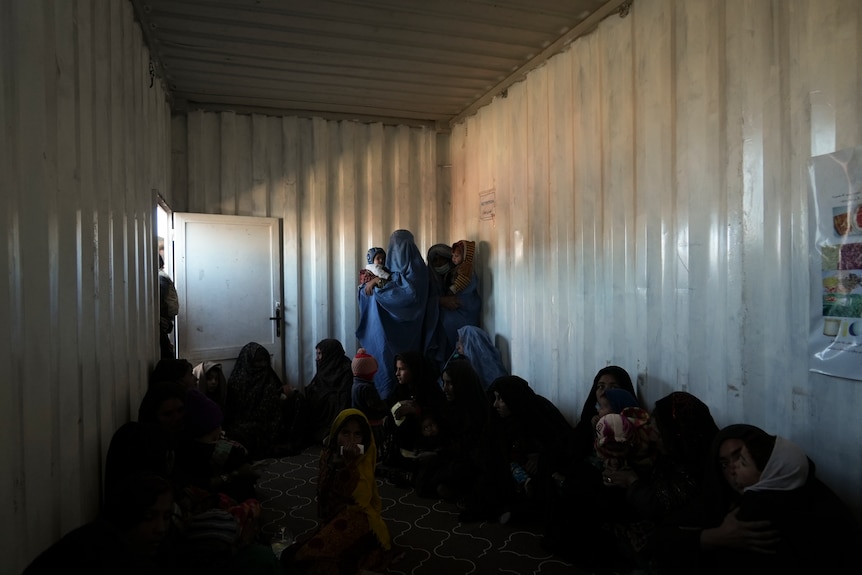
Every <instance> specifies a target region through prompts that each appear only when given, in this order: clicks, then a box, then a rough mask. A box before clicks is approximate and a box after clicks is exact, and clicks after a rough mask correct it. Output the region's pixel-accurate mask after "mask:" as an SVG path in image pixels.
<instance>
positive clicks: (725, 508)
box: [659, 424, 859, 575]
mask: <svg viewBox="0 0 862 575" xmlns="http://www.w3.org/2000/svg"><path fill="white" fill-rule="evenodd" d="M702 509H703V513H702V514H701V515H700V516H699V517H698V516H695V517H692V518H691V521H690V522H688V523H686V522H684V521H679V522H677V523H676V525H675V530H674V531H672V530H664V531H663V532H662V537H661V538H660V539H659V540H660V542H661V544H662V547H661V549H660V550H659V551H660V552H661V554H660V558H661V560H662V563H661V566H662V568H663V571H665V572H669V573H686V572H695V571H696V572H698V573H707V574H709V573H716V574H717V573H727V572H728V571H729V570H732V571H733V572H738V573H744V574H751V575H754V574H760V573H786V572H791V571H793V572H800V573H827V572H828V573H840V572H849V571H850V570H852V569H853V567H852V565H854V564H855V555H854V548H855V547H854V546H855V545H856V544H857V543H858V537H859V528H858V525H857V523H856V521H855V519H854V517H853V514H852V512H851V511H850V509H849V508H848V507H847V505H845V504H844V502H842V501H841V500H840V499H839V498H838V496H837V495H836V494H835V493H834V492H833V491H832V490H831V489H829V487H827V486H826V485H825V484H824V483H823V482H822V481H821V480H820V479H818V478H817V476H816V474H815V467H814V463H813V462H812V461H811V460H810V459H809V458H808V457H807V456H806V455H805V453H804V452H803V451H802V450H801V449H800V448H799V447H798V446H797V445H795V444H793V443H792V442H791V441H789V440H787V439H785V438H783V437H780V436H773V435H769V434H767V433H766V432H765V431H763V430H762V429H760V428H758V427H755V426H753V425H745V424H737V425H731V426H728V427H725V428H724V429H722V430H721V431H720V432H719V433H718V434H717V435H716V437H715V440H714V441H713V444H712V448H711V454H710V468H709V472H708V474H707V476H706V477H705V478H704V500H703V508H702Z"/></svg>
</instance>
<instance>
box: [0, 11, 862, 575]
mask: <svg viewBox="0 0 862 575" xmlns="http://www.w3.org/2000/svg"><path fill="white" fill-rule="evenodd" d="M133 4H134V3H133V2H131V1H129V2H100V1H90V0H70V1H68V2H50V1H47V0H38V1H23V0H11V1H3V2H0V117H2V119H3V130H2V132H0V174H2V177H3V184H2V201H3V207H4V209H3V210H2V215H0V232H2V235H3V236H4V238H5V240H6V244H7V248H6V249H5V250H2V251H0V268H2V269H4V270H5V272H6V273H5V277H6V278H7V279H6V281H4V282H0V324H2V325H5V326H7V327H6V328H5V329H3V330H0V363H2V364H3V365H5V366H6V372H5V373H6V376H4V377H3V382H4V383H3V385H0V430H2V431H0V462H2V464H3V467H4V469H5V470H6V472H5V473H4V474H2V475H0V493H2V499H3V504H4V505H3V509H4V510H5V513H3V514H2V518H0V572H3V573H17V572H20V571H21V569H23V567H24V566H25V565H26V564H27V563H28V562H29V561H30V560H31V559H32V558H33V557H34V556H35V555H36V554H37V553H38V552H39V551H40V550H42V549H43V548H45V547H47V546H48V545H49V544H50V543H51V542H53V541H55V540H57V539H58V538H59V537H60V536H62V535H63V534H64V533H66V532H68V531H69V530H70V529H72V528H74V527H76V526H78V525H80V524H82V523H84V522H85V521H88V520H90V519H92V518H93V517H94V516H95V514H96V512H97V510H98V507H99V501H100V493H101V487H102V474H103V470H104V461H105V454H106V451H107V447H108V443H109V441H110V439H111V436H112V434H113V432H114V431H115V430H116V429H117V428H118V427H119V426H120V425H121V424H123V423H125V422H127V421H130V420H133V419H135V417H136V414H137V407H138V403H139V402H140V399H141V397H142V396H143V393H144V391H145V390H146V386H147V377H148V374H149V372H150V370H152V368H153V366H154V365H155V363H156V362H157V360H158V358H159V347H158V337H157V333H158V293H157V269H156V268H157V265H156V264H157V259H158V258H157V255H158V249H159V245H160V244H162V243H163V244H164V245H165V247H166V254H167V258H166V259H167V262H168V269H170V270H171V272H173V273H174V274H175V275H177V276H179V277H187V278H188V279H187V280H186V283H187V284H191V279H192V278H191V276H188V275H185V276H180V272H179V271H178V267H179V266H180V264H181V261H185V259H187V258H188V257H190V256H189V255H188V254H187V253H186V252H183V253H182V254H179V253H177V252H176V251H175V250H176V249H177V247H176V246H177V244H176V234H177V230H176V225H177V221H181V220H182V218H183V217H184V216H188V215H201V214H203V215H207V216H213V217H214V216H223V217H224V218H225V219H226V220H227V221H230V218H248V217H254V218H273V219H274V221H276V222H277V230H278V232H277V233H276V235H275V238H276V241H274V242H273V245H272V246H271V247H272V249H273V250H274V253H275V254H276V258H277V261H276V265H275V266H274V268H273V269H274V271H275V275H274V277H275V282H276V287H275V288H274V293H275V296H277V297H274V298H273V299H274V301H275V300H277V302H278V306H279V310H280V311H279V313H280V314H281V316H280V317H281V323H280V326H279V330H278V331H279V333H278V336H277V337H276V338H275V339H274V340H273V341H274V345H275V349H276V351H275V353H276V355H277V356H278V361H279V365H280V371H281V374H282V376H283V378H284V379H285V382H286V383H290V384H293V385H295V386H297V387H299V388H302V387H303V386H304V385H306V384H307V383H308V382H309V381H310V380H311V378H312V376H313V375H314V369H315V346H316V344H317V343H318V342H319V341H320V340H322V339H324V338H329V337H333V338H337V339H339V340H340V341H341V342H342V343H343V345H344V348H345V350H346V351H347V353H348V355H352V354H353V353H354V352H355V350H356V348H357V345H358V342H357V340H356V336H355V330H356V325H357V321H358V307H357V294H356V287H357V286H356V272H357V270H358V269H359V267H361V265H362V264H364V261H365V253H366V251H367V250H368V248H369V247H372V246H386V245H387V243H388V239H389V236H390V234H391V233H392V232H393V231H394V230H397V229H407V230H410V231H411V232H412V233H413V234H414V236H415V238H416V243H417V245H418V246H419V249H420V251H421V252H422V253H423V255H424V254H426V253H427V250H428V249H429V248H430V247H431V246H432V245H434V244H436V243H447V244H452V243H453V242H455V241H457V240H462V239H467V240H471V241H474V242H476V246H477V256H476V259H477V268H478V270H479V281H480V286H481V287H480V291H481V295H482V306H483V307H482V313H481V327H483V329H485V330H486V331H487V332H488V333H489V334H491V336H492V338H493V339H494V341H495V343H496V345H497V347H498V349H499V350H500V352H501V354H502V356H503V361H504V363H505V365H506V367H507V368H508V369H509V370H510V371H511V372H512V373H513V374H517V375H520V376H522V377H523V378H525V379H526V380H527V381H528V382H529V383H530V385H531V387H533V388H534V389H535V390H536V392H537V393H539V394H541V395H543V396H545V397H547V398H549V399H550V400H552V401H553V402H554V403H555V404H556V405H557V406H558V407H559V408H560V409H561V411H562V412H563V413H564V415H565V416H566V417H567V418H568V419H569V421H570V422H571V423H575V422H576V421H577V417H578V415H579V413H580V409H581V406H582V404H583V402H584V400H585V398H586V396H587V393H588V391H589V387H590V385H591V383H592V379H593V376H594V374H595V373H596V371H597V370H598V369H600V368H602V367H604V366H607V365H620V366H622V367H623V368H625V369H626V370H627V371H628V372H629V373H630V374H631V376H632V379H633V380H635V381H636V385H637V390H638V394H639V396H640V398H641V400H642V401H643V403H644V405H645V406H647V407H652V405H653V404H654V402H655V401H656V400H657V399H659V398H661V397H663V396H665V395H666V394H668V393H670V392H672V391H677V390H684V391H688V392H691V393H693V394H694V395H696V396H697V397H699V398H700V399H702V400H703V401H704V402H706V403H707V404H708V405H709V407H710V409H711V411H712V413H713V415H714V417H715V419H716V422H717V423H718V424H719V426H725V425H729V424H732V423H751V424H754V425H757V426H760V427H762V428H763V429H765V430H767V431H768V432H770V433H773V434H779V435H782V436H785V437H788V438H790V439H791V440H793V441H794V442H796V443H798V444H799V445H800V446H802V447H803V449H804V450H805V451H806V452H807V453H808V454H809V456H810V457H811V459H812V460H813V461H814V462H815V464H816V470H817V474H818V476H819V477H820V478H822V479H823V480H824V481H825V482H826V483H827V484H828V485H830V486H831V487H832V488H833V489H834V490H835V491H836V492H837V493H838V494H839V495H840V496H841V497H842V498H843V499H844V500H846V501H847V502H848V503H849V504H850V505H851V506H852V507H853V509H854V511H855V513H856V516H857V517H858V518H860V519H862V425H860V424H859V417H858V414H857V408H858V407H859V406H862V362H859V361H858V360H856V361H855V362H854V361H853V360H852V359H851V360H848V363H845V364H844V366H843V368H842V370H839V371H838V372H837V373H836V372H830V371H829V370H825V371H826V372H825V373H822V372H817V371H812V366H813V365H814V360H813V358H812V353H811V345H813V343H812V342H815V343H816V342H817V341H819V339H818V338H822V337H823V333H822V331H820V332H818V327H817V326H818V325H820V324H817V322H818V321H819V320H821V319H822V317H821V311H822V310H821V303H822V295H823V292H822V289H821V286H820V281H821V278H820V276H819V271H818V269H817V268H816V265H818V264H817V263H816V262H817V261H819V260H817V258H819V256H818V255H817V253H816V249H815V248H816V245H815V244H816V242H815V230H816V228H817V225H818V222H817V216H818V214H817V213H816V211H815V210H814V209H813V205H814V203H813V201H812V193H813V192H812V190H811V188H810V185H809V182H810V173H809V166H810V164H811V158H813V157H816V156H823V155H825V154H831V153H834V152H839V151H842V150H847V149H850V148H855V147H857V146H860V145H862V65H860V62H862V3H859V2H855V1H848V0H784V1H780V0H773V1H768V0H635V1H634V2H633V3H631V5H630V6H629V9H628V10H627V11H626V13H625V14H624V15H623V14H612V15H610V16H607V17H605V18H603V19H602V20H601V21H600V22H597V23H596V24H595V25H594V26H591V27H590V29H589V30H588V31H585V33H583V34H581V35H579V36H577V37H573V38H570V39H569V41H568V42H567V43H566V44H565V46H560V47H559V49H558V50H557V51H556V52H555V53H553V54H549V55H548V57H547V58H546V59H545V60H544V61H542V62H541V63H538V64H535V65H533V66H532V67H531V69H530V70H529V71H528V72H526V73H525V74H524V75H523V77H522V78H520V79H519V80H518V81H517V82H513V83H512V84H511V85H508V86H506V88H505V89H504V90H500V91H499V93H496V94H494V95H493V97H489V98H487V99H486V100H487V101H485V100H483V101H482V102H481V105H480V106H476V108H475V109H472V108H464V110H468V113H464V114H463V115H458V114H454V115H451V116H450V119H451V122H446V121H440V120H434V121H424V122H419V121H407V120H404V121H403V122H398V121H397V120H393V119H392V118H377V119H375V118H372V117H363V118H360V119H355V120H354V119H349V118H348V117H335V116H333V115H332V114H319V115H315V114H313V113H309V114H289V113H278V112H276V111H275V110H272V109H266V110H265V109H262V108H261V109H251V108H250V107H249V106H239V105H236V106H231V105H223V106H212V105H209V106H198V107H195V106H190V105H189V104H188V102H184V103H183V104H182V105H179V104H178V103H177V101H176V100H175V99H174V98H173V94H172V86H171V85H170V84H169V83H166V82H165V81H164V78H160V77H159V76H158V74H154V73H153V68H152V65H151V57H150V47H149V46H148V38H147V34H145V32H144V31H142V29H141V25H140V22H139V19H138V18H137V17H136V13H135V6H134V5H133ZM617 4H619V3H617ZM174 73H175V74H177V75H180V74H181V71H175V72H174ZM857 192H858V190H857ZM192 257H193V256H192ZM237 259H239V256H237ZM812 262H814V264H813V263H812ZM225 263H226V264H227V265H234V264H236V263H237V262H236V261H235V260H232V259H228V260H227V261H226V262H225ZM812 266H814V268H815V271H812ZM182 273H185V274H189V273H192V271H190V270H185V271H183V272H182ZM237 273H242V272H240V271H239V267H237ZM177 287H178V289H179V291H180V294H184V293H191V292H184V291H183V290H184V289H186V288H187V287H188V286H185V285H181V284H179V283H178V286H177ZM215 289H216V288H214V290H215ZM198 299H200V300H204V301H195V302H189V301H183V300H182V297H181V303H180V317H179V318H178V328H177V334H176V336H177V338H178V345H179V348H180V350H181V355H182V353H183V351H187V350H190V348H189V347H184V346H187V345H190V344H188V343H187V342H191V341H193V340H194V337H193V335H194V334H193V330H195V329H196V327H195V325H192V324H191V323H189V322H186V323H184V320H183V318H182V315H183V313H184V311H185V310H189V314H191V313H192V312H191V306H192V305H195V306H197V309H196V310H195V313H197V314H199V315H211V316H212V317H215V318H217V319H220V320H222V321H223V322H225V323H227V324H228V327H227V328H225V329H228V330H230V329H231V328H230V323H231V322H235V321H236V318H235V317H232V316H231V315H230V314H231V310H232V303H231V302H229V301H228V302H225V301H221V300H220V299H219V298H218V296H217V294H212V296H211V297H203V296H198ZM2 302H5V303H2ZM184 308H185V310H184ZM268 319H269V318H267V320H268ZM851 319H852V318H851ZM266 325H272V324H271V322H269V323H267V324H266ZM183 329H185V330H186V331H185V332H184V331H183ZM183 338H186V339H185V340H184V339H183ZM188 352H189V353H205V352H203V351H200V350H195V351H194V352H192V351H188ZM228 355H230V353H229V352H228ZM195 357H203V356H202V355H200V356H195ZM234 357H235V356H234ZM859 357H862V356H859ZM221 359H222V360H223V361H224V362H225V364H226V366H227V369H228V370H229V369H230V366H231V365H232V361H233V357H223V358H221ZM818 365H821V364H818ZM821 371H823V370H821Z"/></svg>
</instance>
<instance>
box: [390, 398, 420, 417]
mask: <svg viewBox="0 0 862 575" xmlns="http://www.w3.org/2000/svg"><path fill="white" fill-rule="evenodd" d="M418 412H419V408H418V407H417V406H416V402H415V401H413V400H412V399H406V400H404V401H402V402H401V406H400V407H399V408H398V409H396V410H395V417H397V418H398V419H401V418H402V417H405V416H407V415H413V414H414V413H418Z"/></svg>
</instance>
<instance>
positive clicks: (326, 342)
mask: <svg viewBox="0 0 862 575" xmlns="http://www.w3.org/2000/svg"><path fill="white" fill-rule="evenodd" d="M315 353H316V356H315V362H316V364H317V372H316V373H315V374H314V378H313V379H312V380H311V383H309V384H308V386H307V387H306V388H305V400H306V403H307V409H308V417H307V421H308V433H307V439H308V443H311V444H314V445H318V446H320V445H322V443H323V440H324V439H325V438H326V437H327V436H328V435H329V427H330V426H331V425H332V421H333V420H334V419H335V416H336V415H338V414H339V413H341V412H342V411H343V410H345V409H347V408H348V407H350V403H351V400H350V390H351V388H352V386H353V370H352V369H351V366H350V359H349V358H348V357H347V355H345V352H344V346H342V345H341V342H340V341H338V340H337V339H323V340H321V341H320V342H318V344H317V346H315Z"/></svg>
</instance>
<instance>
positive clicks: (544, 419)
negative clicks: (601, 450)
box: [488, 375, 572, 512]
mask: <svg viewBox="0 0 862 575" xmlns="http://www.w3.org/2000/svg"><path fill="white" fill-rule="evenodd" d="M488 393H489V394H491V395H492V397H493V398H494V404H493V405H494V409H495V410H496V412H497V415H498V416H499V418H500V420H501V429H502V434H503V443H504V445H505V446H506V448H507V452H506V454H507V462H508V464H509V467H510V474H511V480H512V481H513V483H514V484H515V487H516V492H517V493H518V496H517V497H516V498H515V499H514V500H513V502H512V505H513V509H515V510H519V511H522V512H527V511H529V510H532V511H536V510H540V511H541V508H542V506H543V505H544V504H545V503H546V501H547V499H548V489H549V486H550V485H551V478H552V475H553V474H554V473H558V472H559V471H560V470H562V468H563V466H564V465H565V464H566V463H567V461H568V452H567V445H568V440H569V436H570V434H571V430H572V428H571V426H570V425H569V422H568V421H566V418H565V417H564V416H563V414H562V413H560V410H559V409H557V407H556V406H555V405H554V404H553V403H551V402H550V401H549V400H548V399H547V398H545V397H542V396H541V395H539V394H537V393H536V392H535V391H533V389H531V388H530V386H529V384H528V383H527V382H526V381H525V380H524V379H523V378H521V377H518V376H516V375H509V376H504V377H500V378H497V379H496V380H494V383H492V384H491V387H489V388H488Z"/></svg>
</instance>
